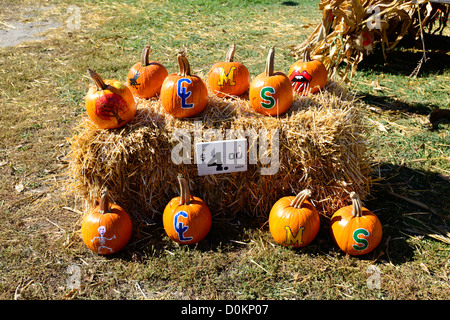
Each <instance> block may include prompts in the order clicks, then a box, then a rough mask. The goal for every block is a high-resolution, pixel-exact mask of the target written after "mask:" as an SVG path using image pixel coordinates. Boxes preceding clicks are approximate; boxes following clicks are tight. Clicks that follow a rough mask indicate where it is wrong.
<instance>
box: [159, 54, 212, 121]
mask: <svg viewBox="0 0 450 320" xmlns="http://www.w3.org/2000/svg"><path fill="white" fill-rule="evenodd" d="M177 59H178V66H179V72H178V73H173V74H170V75H168V76H167V77H166V79H165V80H164V82H163V84H162V87H161V96H160V100H161V104H162V106H163V107H164V110H166V112H167V113H169V114H171V115H172V116H173V117H175V118H187V117H192V116H195V115H197V114H199V113H200V112H202V111H203V110H204V109H205V107H206V104H207V102H208V89H207V87H206V84H205V83H204V82H203V80H202V79H201V78H200V77H198V76H196V75H193V74H191V67H190V65H189V61H188V59H187V58H186V56H185V54H184V52H179V53H178V56H177Z"/></svg>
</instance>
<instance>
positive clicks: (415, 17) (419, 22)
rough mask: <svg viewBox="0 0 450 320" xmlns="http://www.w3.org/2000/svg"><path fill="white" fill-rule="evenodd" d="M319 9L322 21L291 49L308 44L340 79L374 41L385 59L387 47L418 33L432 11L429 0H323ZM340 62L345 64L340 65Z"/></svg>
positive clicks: (299, 50) (353, 69)
mask: <svg viewBox="0 0 450 320" xmlns="http://www.w3.org/2000/svg"><path fill="white" fill-rule="evenodd" d="M319 9H320V10H321V11H322V13H323V14H322V22H321V23H320V24H319V25H318V26H317V27H316V29H315V30H314V31H313V33H312V34H311V35H310V36H309V37H308V38H307V39H306V40H305V41H304V42H303V43H302V44H300V45H299V46H296V47H295V48H294V50H295V51H296V52H297V53H298V54H301V53H302V52H303V51H304V50H305V49H306V48H307V47H310V49H311V56H312V57H313V58H314V59H319V60H321V61H322V62H323V63H324V65H325V67H326V68H327V70H328V73H329V76H330V77H331V78H333V79H336V78H340V79H341V81H348V80H349V79H350V78H351V77H353V75H354V74H355V72H356V68H357V66H358V64H359V63H360V62H361V61H362V59H363V57H364V55H365V54H370V53H371V52H372V51H373V49H374V47H375V46H376V45H378V44H381V46H382V52H383V56H384V58H385V60H386V51H389V50H392V49H393V48H394V47H395V46H396V45H397V44H398V42H399V41H400V40H401V39H402V38H403V36H405V35H406V34H407V33H411V32H414V35H415V36H416V37H418V36H420V31H421V30H422V28H423V27H424V26H425V25H427V24H430V18H431V17H432V15H433V14H435V10H434V13H433V7H432V4H431V3H430V2H429V1H428V0H408V1H387V0H361V1H360V0H322V1H321V2H320V3H319ZM419 14H420V16H419ZM342 64H345V68H339V67H340V66H341V65H342Z"/></svg>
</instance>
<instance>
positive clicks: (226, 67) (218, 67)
mask: <svg viewBox="0 0 450 320" xmlns="http://www.w3.org/2000/svg"><path fill="white" fill-rule="evenodd" d="M235 52H236V45H235V44H233V45H232V46H231V47H230V49H229V51H228V53H227V55H226V58H225V61H224V62H217V63H215V64H214V65H213V66H212V67H211V69H210V70H209V73H208V86H209V88H210V89H211V91H212V92H213V93H214V94H215V95H216V96H218V97H225V96H230V95H231V96H240V95H242V94H244V93H245V92H246V91H247V89H248V87H249V86H250V73H249V72H248V69H247V68H246V67H245V66H244V65H243V64H242V63H240V62H236V61H234V53H235Z"/></svg>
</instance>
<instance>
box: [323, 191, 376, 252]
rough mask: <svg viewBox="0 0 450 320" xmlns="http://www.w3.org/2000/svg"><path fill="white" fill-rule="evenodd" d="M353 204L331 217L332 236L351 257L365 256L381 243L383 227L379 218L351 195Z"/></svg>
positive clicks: (354, 195) (357, 197) (355, 196)
mask: <svg viewBox="0 0 450 320" xmlns="http://www.w3.org/2000/svg"><path fill="white" fill-rule="evenodd" d="M350 198H351V200H352V204H351V205H349V206H345V207H342V208H340V209H339V210H337V211H336V212H335V213H334V214H333V216H332V217H331V222H330V224H331V234H332V237H333V239H334V241H335V243H336V244H337V245H338V246H339V248H340V249H341V250H342V251H344V252H345V253H348V254H349V255H363V254H366V253H369V252H370V251H372V250H373V249H375V248H376V247H377V246H378V244H379V243H380V241H381V237H382V234H383V230H382V226H381V223H380V220H379V219H378V217H377V216H376V215H375V214H374V213H373V212H371V211H370V210H368V209H366V208H364V207H363V206H362V203H361V200H360V198H359V196H358V195H357V194H356V193H355V192H352V193H350Z"/></svg>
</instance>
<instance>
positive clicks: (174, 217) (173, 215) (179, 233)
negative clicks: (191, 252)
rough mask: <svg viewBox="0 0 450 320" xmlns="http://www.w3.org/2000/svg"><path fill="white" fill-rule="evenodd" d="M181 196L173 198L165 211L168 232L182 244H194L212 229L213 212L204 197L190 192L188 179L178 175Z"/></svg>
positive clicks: (165, 223)
mask: <svg viewBox="0 0 450 320" xmlns="http://www.w3.org/2000/svg"><path fill="white" fill-rule="evenodd" d="M178 182H179V184H180V196H178V197H175V198H173V199H172V200H170V202H169V203H168V204H167V206H166V208H165V209H164V212H163V225H164V230H165V232H166V234H167V235H168V236H169V238H170V239H172V240H173V241H175V242H178V243H180V244H194V243H197V242H199V241H201V240H202V239H203V238H204V237H206V236H207V234H208V233H209V230H210V229H211V212H210V211H209V208H208V206H207V205H206V203H205V202H203V200H202V199H200V198H198V197H194V196H192V195H191V194H190V192H189V186H188V182H187V180H186V179H185V178H184V176H183V175H181V174H180V175H178Z"/></svg>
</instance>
